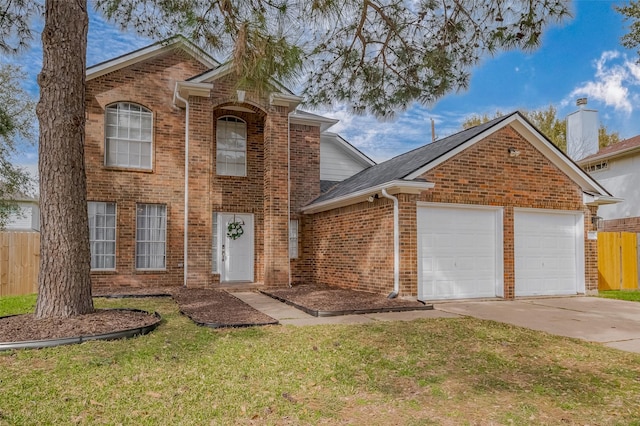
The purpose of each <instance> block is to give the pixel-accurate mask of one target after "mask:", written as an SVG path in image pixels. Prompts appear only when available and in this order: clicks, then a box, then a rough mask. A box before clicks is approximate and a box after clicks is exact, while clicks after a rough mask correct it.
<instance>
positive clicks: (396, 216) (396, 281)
mask: <svg viewBox="0 0 640 426" xmlns="http://www.w3.org/2000/svg"><path fill="white" fill-rule="evenodd" d="M382 196H383V197H385V198H388V199H390V200H392V201H393V291H392V292H391V293H389V295H388V296H387V298H388V299H395V298H396V297H398V294H399V293H400V211H399V207H398V198H397V197H394V196H393V195H389V193H388V192H387V190H386V189H385V188H382Z"/></svg>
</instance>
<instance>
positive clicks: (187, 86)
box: [173, 81, 213, 108]
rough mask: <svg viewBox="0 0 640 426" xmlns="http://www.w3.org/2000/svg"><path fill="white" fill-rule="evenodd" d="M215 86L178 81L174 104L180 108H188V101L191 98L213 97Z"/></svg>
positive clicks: (174, 91)
mask: <svg viewBox="0 0 640 426" xmlns="http://www.w3.org/2000/svg"><path fill="white" fill-rule="evenodd" d="M211 90H213V84H211V83H192V82H190V81H177V82H176V87H175V88H174V90H173V103H174V105H176V106H178V107H180V108H186V100H188V99H189V96H199V97H201V98H209V97H211Z"/></svg>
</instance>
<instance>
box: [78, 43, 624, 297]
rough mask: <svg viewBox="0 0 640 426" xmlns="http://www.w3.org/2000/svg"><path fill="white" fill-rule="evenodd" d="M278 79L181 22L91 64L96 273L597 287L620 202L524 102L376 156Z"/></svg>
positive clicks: (140, 278)
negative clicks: (601, 239) (522, 108)
mask: <svg viewBox="0 0 640 426" xmlns="http://www.w3.org/2000/svg"><path fill="white" fill-rule="evenodd" d="M274 87H275V89H274V92H273V93H271V94H270V95H268V96H257V95H256V94H254V93H252V92H251V91H245V90H241V89H238V87H237V85H236V83H235V81H234V80H233V78H232V73H231V69H230V66H229V65H228V64H219V63H217V62H216V61H215V60H213V59H212V58H211V57H209V56H208V55H207V54H205V53H204V52H202V51H201V50H199V49H198V48H197V47H195V46H194V45H192V44H191V43H189V42H188V41H187V40H185V39H183V38H180V37H176V38H174V39H171V40H169V41H167V42H163V43H157V44H154V45H152V46H149V47H147V48H144V49H141V50H138V51H136V52H132V53H130V54H127V55H124V56H121V57H119V58H116V59H113V60H111V61H107V62H105V63H102V64H98V65H96V66H93V67H90V68H89V69H88V70H87V98H86V102H87V126H86V148H85V154H86V165H87V180H88V182H87V183H88V190H87V191H88V194H87V195H88V200H89V219H90V220H89V222H90V231H91V232H90V234H91V235H90V239H91V252H92V283H93V285H94V286H95V287H109V286H156V285H185V286H188V287H226V288H247V286H250V287H256V286H264V287H277V286H287V285H289V284H294V283H316V284H328V285H334V286H342V287H349V288H354V289H361V290H368V291H373V292H377V293H383V294H389V293H391V294H390V295H391V296H403V297H404V296H406V297H417V298H419V299H421V300H432V299H448V298H467V297H496V296H497V297H504V298H513V297H515V296H529V295H552V294H553V295H555V294H580V293H586V292H589V291H594V290H596V289H597V279H598V277H597V266H596V259H597V253H596V251H597V246H596V241H595V240H594V239H593V238H592V235H591V231H593V230H594V225H593V223H592V218H593V217H595V216H596V214H597V209H598V206H600V205H603V204H607V203H611V202H615V199H614V198H613V197H612V196H611V194H609V193H608V192H607V191H606V190H605V189H604V188H603V187H602V186H601V185H600V184H598V182H596V181H595V180H594V179H592V178H591V177H590V176H589V175H588V174H587V173H585V172H584V171H583V170H582V169H580V168H579V167H578V166H577V165H576V164H575V163H573V162H572V161H571V160H570V159H569V158H568V157H566V156H565V155H564V154H563V153H562V152H561V151H559V150H558V149H557V148H556V147H555V146H554V145H553V144H551V143H550V142H549V141H548V140H547V139H546V138H545V137H544V136H543V135H541V134H540V132H538V131H537V130H536V129H535V128H534V127H533V126H532V125H531V124H530V123H529V122H528V121H527V120H526V119H525V118H524V117H523V116H522V115H521V114H519V113H513V114H510V115H508V116H504V117H501V118H499V119H496V120H493V121H491V122H488V123H485V124H483V125H480V126H477V127H474V128H472V129H468V130H465V131H462V132H460V133H458V134H455V135H452V136H450V137H447V138H445V139H442V140H439V141H436V142H434V143H431V144H429V145H426V146H424V147H421V148H418V149H416V150H413V151H410V152H408V153H405V154H402V155H400V156H398V157H396V158H393V159H391V160H389V161H386V162H384V163H381V164H377V165H376V164H374V162H373V161H371V160H370V159H368V158H367V157H366V156H365V155H364V154H362V153H360V152H358V150H356V149H355V148H353V147H352V146H350V145H349V144H348V143H346V141H344V140H343V139H342V138H340V137H339V136H338V135H335V134H332V133H330V132H328V130H329V129H330V128H331V126H332V125H334V124H335V123H336V121H335V120H332V119H328V118H326V117H321V116H318V115H315V114H311V113H308V112H304V111H301V110H300V109H299V108H298V104H299V102H300V101H301V99H300V98H299V97H297V96H295V95H294V94H293V93H291V92H289V91H288V90H286V89H284V88H282V87H281V86H279V85H277V84H275V83H274ZM381 143H382V142H381Z"/></svg>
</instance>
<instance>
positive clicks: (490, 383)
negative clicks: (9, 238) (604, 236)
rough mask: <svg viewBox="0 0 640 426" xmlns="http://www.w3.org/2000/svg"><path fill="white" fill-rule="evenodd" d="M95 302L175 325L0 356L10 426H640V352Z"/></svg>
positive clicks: (415, 326)
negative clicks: (224, 320)
mask: <svg viewBox="0 0 640 426" xmlns="http://www.w3.org/2000/svg"><path fill="white" fill-rule="evenodd" d="M25 303H26V304H30V303H32V302H31V301H29V300H28V299H27V301H26V302H25ZM17 305H20V304H19V303H18V304H17ZM96 305H97V306H98V307H129V308H138V309H145V310H151V311H153V310H155V311H158V312H160V313H161V314H162V316H163V318H164V321H163V323H162V324H161V325H160V327H159V328H158V329H157V330H156V331H154V332H153V333H152V334H150V335H147V336H142V337H138V338H135V339H131V340H121V341H111V342H90V343H85V344H82V345H74V346H62V347H57V348H50V349H43V350H36V351H14V352H0V425H4V424H8V425H12V424H21V425H22V424H103V423H104V424H161V425H165V424H166V425H168V424H184V425H194V424H197V425H208V424H216V425H217V424H287V425H299V424H358V425H359V424H363V425H364V424H366V425H392V424H393V425H400V424H401V425H430V424H436V425H440V424H454V425H458V424H479V425H485V424H516V425H518V424H520V425H528V424H607V425H609V424H620V425H630V424H636V425H639V424H640V421H639V420H638V419H640V356H639V355H636V354H631V353H626V352H621V351H617V350H614V349H610V348H606V347H603V346H600V345H597V344H590V343H586V342H582V341H578V340H573V339H567V338H562V337H556V336H551V335H548V334H545V333H540V332H535V331H530V330H526V329H522V328H517V327H513V326H508V325H503V324H499V323H495V322H488V321H481V320H476V319H471V318H460V319H431V320H420V321H413V322H392V323H386V322H385V323H376V324H367V325H348V326H347V325H340V326H313V327H286V326H268V327H261V328H244V329H231V330H222V331H216V330H212V329H209V328H202V327H198V326H195V325H194V324H193V323H191V322H190V321H189V319H187V318H186V317H184V316H182V315H180V314H179V312H178V310H177V308H176V304H175V302H173V301H172V300H171V299H117V300H111V299H109V300H102V299H97V300H96ZM0 306H2V307H4V308H1V309H3V310H4V312H0V315H7V314H9V313H13V312H11V311H7V308H6V306H13V307H12V308H11V309H14V308H15V309H16V310H17V311H20V309H22V308H21V307H20V306H16V304H15V303H9V304H7V302H6V301H5V300H2V302H1V304H0Z"/></svg>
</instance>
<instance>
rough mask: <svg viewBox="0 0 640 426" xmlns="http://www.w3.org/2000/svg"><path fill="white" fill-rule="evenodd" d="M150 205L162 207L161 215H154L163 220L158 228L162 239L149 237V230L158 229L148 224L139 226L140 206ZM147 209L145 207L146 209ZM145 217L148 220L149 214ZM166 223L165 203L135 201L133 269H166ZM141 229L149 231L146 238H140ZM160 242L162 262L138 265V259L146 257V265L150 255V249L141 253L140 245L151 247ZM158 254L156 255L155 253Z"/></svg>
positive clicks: (148, 262)
mask: <svg viewBox="0 0 640 426" xmlns="http://www.w3.org/2000/svg"><path fill="white" fill-rule="evenodd" d="M150 206H155V207H161V208H162V212H163V215H161V216H158V215H156V216H155V218H158V217H160V218H162V219H163V221H162V223H161V225H162V226H161V228H160V229H159V230H160V231H161V233H162V239H161V240H154V239H152V237H151V231H157V230H158V229H156V228H151V227H150V226H148V227H146V228H141V227H140V209H141V208H142V207H150ZM146 210H147V209H145V211H146ZM144 217H145V218H147V222H148V220H149V218H150V217H151V216H149V215H145V216H144ZM167 225H168V209H167V205H166V204H162V203H136V235H135V242H136V245H135V259H134V264H135V269H136V270H137V271H165V270H166V269H167V227H168V226H167ZM141 230H146V231H149V238H148V239H140V237H139V236H140V231H141ZM159 243H162V244H163V253H162V258H163V262H162V266H160V267H158V266H153V267H150V266H140V263H139V259H147V262H146V263H147V265H148V264H150V263H151V262H150V260H149V259H151V257H152V255H151V250H149V251H148V253H145V254H141V253H140V251H141V245H143V244H144V245H146V246H147V247H152V246H153V245H155V244H159ZM155 256H158V255H155Z"/></svg>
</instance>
